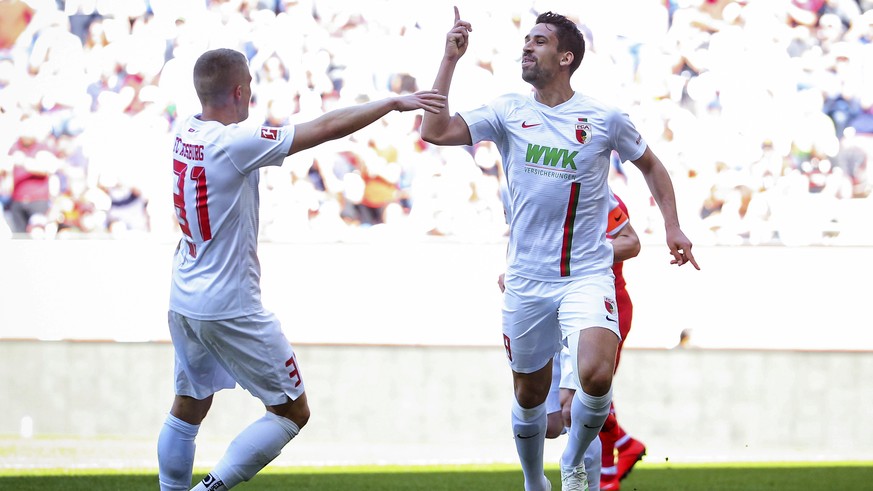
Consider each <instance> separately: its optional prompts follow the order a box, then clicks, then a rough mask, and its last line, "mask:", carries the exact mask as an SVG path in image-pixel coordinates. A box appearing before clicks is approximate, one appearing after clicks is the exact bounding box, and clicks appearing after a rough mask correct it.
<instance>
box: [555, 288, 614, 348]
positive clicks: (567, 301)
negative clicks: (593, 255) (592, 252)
mask: <svg viewBox="0 0 873 491" xmlns="http://www.w3.org/2000/svg"><path fill="white" fill-rule="evenodd" d="M618 318H619V311H618V304H617V303H616V301H615V278H614V277H613V276H612V275H611V274H607V275H595V276H587V277H584V278H580V279H577V280H573V281H571V282H569V283H568V284H567V285H566V286H565V288H564V291H563V295H562V297H561V299H560V306H559V308H558V321H559V323H560V327H561V335H562V337H563V339H569V337H570V335H571V334H573V333H575V332H579V331H582V330H585V329H589V328H592V327H602V328H605V329H608V330H610V331H612V332H613V333H615V335H616V336H617V337H618V338H619V339H621V332H620V331H619V326H618ZM571 348H572V347H571Z"/></svg>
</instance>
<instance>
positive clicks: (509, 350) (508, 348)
mask: <svg viewBox="0 0 873 491" xmlns="http://www.w3.org/2000/svg"><path fill="white" fill-rule="evenodd" d="M503 347H504V348H506V357H507V358H509V361H512V347H511V346H510V345H509V336H507V335H506V334H504V335H503Z"/></svg>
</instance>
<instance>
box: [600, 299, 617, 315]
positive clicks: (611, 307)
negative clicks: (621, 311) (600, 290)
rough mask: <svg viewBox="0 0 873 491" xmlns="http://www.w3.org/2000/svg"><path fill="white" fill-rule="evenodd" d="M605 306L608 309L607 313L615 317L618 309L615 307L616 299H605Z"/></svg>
mask: <svg viewBox="0 0 873 491" xmlns="http://www.w3.org/2000/svg"><path fill="white" fill-rule="evenodd" d="M603 306H604V307H606V313H608V314H610V315H615V313H616V311H617V310H618V308H617V307H616V306H615V299H612V298H609V297H603Z"/></svg>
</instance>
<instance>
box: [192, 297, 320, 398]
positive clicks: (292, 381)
mask: <svg viewBox="0 0 873 491" xmlns="http://www.w3.org/2000/svg"><path fill="white" fill-rule="evenodd" d="M207 327H210V329H207ZM200 338H201V340H203V343H204V345H206V346H207V348H208V349H209V350H210V351H211V352H212V353H213V354H214V355H215V357H216V358H217V359H218V360H219V362H220V363H221V364H222V366H224V368H225V370H227V371H228V372H229V373H230V374H231V375H232V376H233V378H234V379H235V380H236V382H237V383H238V384H239V385H240V386H241V387H243V388H244V389H246V390H247V391H249V392H250V393H251V394H252V395H254V396H255V397H257V398H258V399H260V400H261V402H263V403H264V405H265V406H279V405H282V404H285V403H287V402H288V401H289V400H295V399H297V398H298V397H300V395H302V394H303V389H304V387H303V378H302V375H301V373H300V368H299V364H298V362H297V357H296V355H295V354H294V349H293V347H292V346H291V343H289V342H288V339H287V338H286V337H285V334H284V333H283V332H282V326H281V324H280V322H279V320H278V319H277V318H276V316H275V315H273V314H272V313H270V312H266V311H264V312H261V313H258V314H253V315H250V316H246V317H240V318H237V319H229V320H221V321H210V322H209V324H208V326H207V325H204V326H203V329H201V331H200Z"/></svg>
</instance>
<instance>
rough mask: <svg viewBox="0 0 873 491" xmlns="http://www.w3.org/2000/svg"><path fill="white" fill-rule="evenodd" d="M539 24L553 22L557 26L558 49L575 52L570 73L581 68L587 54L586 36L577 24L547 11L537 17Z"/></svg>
mask: <svg viewBox="0 0 873 491" xmlns="http://www.w3.org/2000/svg"><path fill="white" fill-rule="evenodd" d="M536 23H537V24H552V25H553V26H555V36H556V37H557V38H558V51H570V52H572V53H573V63H570V75H572V74H573V72H575V71H576V69H577V68H579V65H580V64H581V63H582V57H583V56H585V38H584V37H583V36H582V33H581V32H580V31H579V28H578V27H576V24H575V23H574V22H573V21H571V20H570V19H568V18H566V17H564V16H563V15H561V14H556V13H554V12H545V13H543V14H540V15H539V16H538V17H537V22H536Z"/></svg>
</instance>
